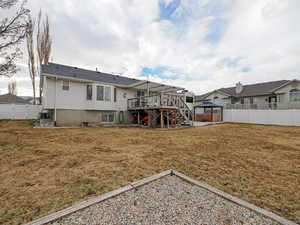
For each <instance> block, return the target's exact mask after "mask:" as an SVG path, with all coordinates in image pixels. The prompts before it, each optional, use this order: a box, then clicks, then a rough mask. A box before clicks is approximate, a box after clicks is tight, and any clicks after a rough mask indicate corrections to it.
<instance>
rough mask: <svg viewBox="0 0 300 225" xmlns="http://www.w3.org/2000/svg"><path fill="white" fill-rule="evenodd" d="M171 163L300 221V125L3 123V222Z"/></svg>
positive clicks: (22, 218) (59, 206) (42, 211)
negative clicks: (151, 126) (171, 127)
mask: <svg viewBox="0 0 300 225" xmlns="http://www.w3.org/2000/svg"><path fill="white" fill-rule="evenodd" d="M167 169H175V170H177V171H179V172H182V173H184V174H186V175H188V176H191V177H193V178H195V179H197V180H200V181H203V182H206V183H208V184H210V185H212V186H214V187H216V188H219V189H221V190H223V191H225V192H228V193H230V194H232V195H234V196H237V197H239V198H241V199H244V200H246V201H249V202H251V203H253V204H256V205H258V206H260V207H262V208H264V209H267V210H270V211H272V212H274V213H277V214H279V215H281V216H283V217H286V218H288V219H290V220H293V221H295V222H298V223H300V128H299V127H298V128H297V127H279V126H259V125H245V124H220V125H214V126H207V127H198V128H188V129H178V130H150V129H141V128H81V129H33V128H32V127H31V123H30V122H24V121H19V122H14V121H2V122H0V180H1V184H0V224H21V223H24V222H26V221H30V220H32V219H37V218H39V217H41V216H44V215H47V214H49V213H53V212H55V211H57V210H60V209H63V208H65V207H68V206H71V205H72V204H74V203H78V202H80V201H83V200H86V199H89V198H91V197H94V196H97V195H100V194H103V193H106V192H108V191H111V190H114V189H116V188H119V187H121V186H124V185H127V184H128V183H130V182H132V181H135V180H139V179H142V178H145V177H148V176H151V175H153V174H156V173H158V172H161V171H164V170H167Z"/></svg>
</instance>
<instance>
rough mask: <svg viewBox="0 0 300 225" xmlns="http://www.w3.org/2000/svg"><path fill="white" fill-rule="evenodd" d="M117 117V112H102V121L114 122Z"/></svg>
mask: <svg viewBox="0 0 300 225" xmlns="http://www.w3.org/2000/svg"><path fill="white" fill-rule="evenodd" d="M114 119H115V113H113V112H110V113H102V122H104V123H112V122H114Z"/></svg>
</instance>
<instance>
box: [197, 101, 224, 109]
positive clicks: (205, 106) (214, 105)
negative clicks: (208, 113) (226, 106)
mask: <svg viewBox="0 0 300 225" xmlns="http://www.w3.org/2000/svg"><path fill="white" fill-rule="evenodd" d="M194 108H223V106H221V105H217V104H214V103H212V102H205V103H203V104H199V105H195V106H194Z"/></svg>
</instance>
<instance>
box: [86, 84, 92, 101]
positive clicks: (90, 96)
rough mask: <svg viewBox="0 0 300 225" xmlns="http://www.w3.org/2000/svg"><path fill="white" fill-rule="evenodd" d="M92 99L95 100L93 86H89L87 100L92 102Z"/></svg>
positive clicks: (87, 87)
mask: <svg viewBox="0 0 300 225" xmlns="http://www.w3.org/2000/svg"><path fill="white" fill-rule="evenodd" d="M92 98H93V86H92V85H90V84H88V85H87V86H86V99H87V100H92Z"/></svg>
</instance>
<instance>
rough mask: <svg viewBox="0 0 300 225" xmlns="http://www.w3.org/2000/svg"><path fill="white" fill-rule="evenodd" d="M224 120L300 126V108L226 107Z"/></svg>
mask: <svg viewBox="0 0 300 225" xmlns="http://www.w3.org/2000/svg"><path fill="white" fill-rule="evenodd" d="M223 121H224V122H232V123H254V124H268V125H284V126H300V110H299V109H288V110H257V109H247V110H242V109H241V110H239V109H224V112H223Z"/></svg>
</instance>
